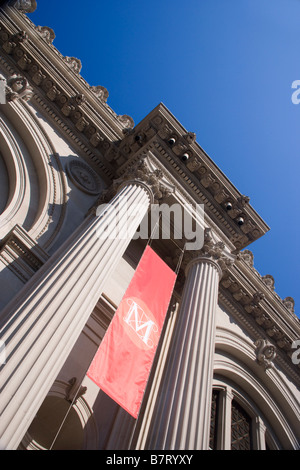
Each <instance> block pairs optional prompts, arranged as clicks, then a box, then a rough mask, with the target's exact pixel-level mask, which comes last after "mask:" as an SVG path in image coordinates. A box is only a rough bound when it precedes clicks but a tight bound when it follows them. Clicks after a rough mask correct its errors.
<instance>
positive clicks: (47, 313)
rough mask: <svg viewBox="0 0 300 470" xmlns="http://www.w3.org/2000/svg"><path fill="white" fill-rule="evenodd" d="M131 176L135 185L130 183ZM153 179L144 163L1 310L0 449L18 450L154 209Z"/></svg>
mask: <svg viewBox="0 0 300 470" xmlns="http://www.w3.org/2000/svg"><path fill="white" fill-rule="evenodd" d="M133 174H134V175H135V177H136V180H135V181H133V180H132V179H130V178H132V175H133ZM156 176H157V175H153V174H152V173H149V171H148V172H147V171H146V168H145V163H144V162H141V163H140V164H139V165H138V169H136V168H135V169H134V170H132V169H131V170H130V171H129V173H128V174H127V176H126V178H123V179H122V180H118V181H117V184H118V187H119V189H118V193H117V194H116V195H115V196H114V198H113V199H112V201H111V203H110V204H109V205H108V206H107V208H106V210H102V211H101V212H100V214H99V215H95V214H92V213H91V214H90V215H89V216H88V217H87V218H86V220H85V221H84V222H83V224H82V225H81V226H80V227H79V228H78V229H77V231H76V232H75V233H74V234H73V235H72V236H71V237H70V239H69V240H68V241H67V242H66V243H65V244H64V245H63V246H62V247H61V248H60V249H59V250H58V251H57V253H56V254H55V255H54V256H53V257H52V258H50V260H48V261H47V262H46V263H45V265H44V266H43V267H42V268H40V270H39V271H38V272H37V273H36V275H35V276H33V278H32V279H31V280H30V281H29V282H28V283H27V284H26V285H25V287H24V289H23V290H22V291H21V292H20V294H19V295H18V298H17V299H15V301H14V302H13V303H11V304H10V305H9V306H8V307H7V308H6V309H5V311H4V312H2V314H1V316H0V318H1V339H2V341H4V342H5V347H6V363H5V364H4V365H3V366H2V367H1V370H0V387H1V389H0V390H1V395H0V396H1V398H0V413H1V415H0V445H1V447H2V448H3V447H4V448H5V449H15V448H16V447H17V446H18V444H19V442H20V441H21V439H22V437H23V435H24V434H25V432H26V430H27V429H28V427H29V425H30V424H31V421H32V419H33V418H34V416H35V414H36V412H37V411H38V409H39V407H40V405H41V404H42V402H43V400H44V398H45V396H46V395H47V393H48V391H49V389H50V388H51V385H52V383H53V381H54V380H55V378H56V377H57V375H58V373H59V371H60V369H61V367H62V366H63V364H64V362H65V360H66V359H67V357H68V355H69V353H70V351H71V350H72V347H73V346H74V344H75V342H76V340H77V338H78V336H79V335H80V333H81V331H82V329H83V327H84V325H85V323H86V321H87V320H88V317H89V315H90V314H91V312H92V310H93V308H94V306H95V304H96V303H97V301H98V299H99V297H100V295H101V293H102V289H103V286H104V283H105V281H106V280H107V278H108V277H109V276H110V275H111V274H112V272H113V270H114V269H115V267H116V265H117V263H118V262H119V260H120V259H121V257H122V255H123V254H124V252H125V250H126V248H127V246H128V244H129V243H130V241H131V239H132V237H133V235H134V233H135V231H136V229H137V228H138V226H139V224H140V223H141V221H142V219H143V217H144V215H145V213H146V212H147V210H148V207H149V204H150V203H151V202H152V201H154V198H155V197H156V196H158V197H161V196H162V195H163V190H162V188H161V187H160V183H159V180H158V179H157V177H156ZM153 177H154V180H155V186H154V185H153V184H151V178H152V180H153ZM128 178H129V180H128ZM153 194H154V195H153ZM132 207H134V208H138V209H139V210H134V211H132V212H131V214H130V219H129V220H128V212H127V210H128V209H130V208H132ZM116 217H117V218H118V224H119V225H118V227H120V226H121V227H123V226H124V225H126V228H127V233H126V235H125V236H124V235H123V233H122V234H121V237H118V236H117V237H116V233H115V228H116V225H115V219H116Z"/></svg>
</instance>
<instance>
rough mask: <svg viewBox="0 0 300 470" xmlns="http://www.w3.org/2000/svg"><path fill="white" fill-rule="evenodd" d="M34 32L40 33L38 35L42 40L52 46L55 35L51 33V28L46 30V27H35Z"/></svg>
mask: <svg viewBox="0 0 300 470" xmlns="http://www.w3.org/2000/svg"><path fill="white" fill-rule="evenodd" d="M36 30H37V31H38V33H40V35H41V36H42V38H43V39H44V40H45V41H46V42H47V43H48V44H52V43H53V41H54V39H55V33H54V31H53V29H51V28H48V26H37V27H36Z"/></svg>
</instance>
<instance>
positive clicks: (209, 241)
mask: <svg viewBox="0 0 300 470" xmlns="http://www.w3.org/2000/svg"><path fill="white" fill-rule="evenodd" d="M201 259H209V260H211V261H213V262H215V264H216V265H217V266H218V267H219V270H220V275H222V274H223V273H224V271H226V270H227V269H228V268H229V267H230V266H232V265H233V264H234V262H235V260H236V257H235V255H233V254H232V253H230V251H228V250H227V249H226V247H225V244H224V243H223V242H221V241H217V240H216V238H215V237H214V234H213V231H212V229H211V228H205V229H204V242H203V246H202V248H201V249H200V250H197V251H193V250H190V251H187V252H186V253H185V256H184V259H183V266H182V267H183V268H184V269H187V267H188V265H189V264H190V263H191V262H193V261H197V260H201Z"/></svg>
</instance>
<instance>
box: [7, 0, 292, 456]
mask: <svg viewBox="0 0 300 470" xmlns="http://www.w3.org/2000/svg"><path fill="white" fill-rule="evenodd" d="M35 8H36V2H35V0H31V1H29V0H23V1H22V0H17V1H11V2H9V4H8V5H7V6H6V7H3V8H2V9H1V10H0V48H1V57H0V74H1V77H0V87H2V88H0V92H1V103H2V104H1V105H0V143H1V145H0V178H1V185H0V193H1V198H0V240H1V246H0V279H1V295H0V331H1V336H0V340H1V343H0V346H1V348H2V349H1V357H2V363H1V368H0V390H1V395H0V413H1V417H0V445H1V448H3V449H24V450H25V449H28V450H30V449H36V450H39V449H40V450H45V449H65V450H67V449H78V450H95V449H98V450H105V449H108V450H110V449H113V450H123V449H124V450H126V449H137V450H144V449H145V450H147V449H150V450H173V449H175V450H183V449H184V450H207V449H219V450H223V449H224V450H230V449H245V450H247V449H258V450H265V449H280V450H286V449H293V450H296V449H298V450H299V448H300V429H299V418H300V403H299V402H300V391H299V386H300V366H299V362H300V360H299V356H300V353H299V349H300V341H299V339H300V323H299V319H298V317H297V316H296V314H295V312H294V301H293V299H292V298H290V297H287V298H285V299H281V298H280V297H279V295H278V294H277V293H276V291H275V289H274V279H273V277H272V276H271V275H261V274H260V273H258V272H257V270H256V269H255V267H254V259H253V254H252V252H251V244H252V243H255V241H256V240H257V239H259V238H260V237H262V236H264V234H265V233H266V232H267V231H268V230H269V227H268V226H267V224H266V223H265V222H264V221H263V220H262V218H261V217H260V216H259V214H258V213H257V212H256V211H255V209H254V208H253V207H252V206H251V204H250V200H249V197H247V196H244V195H243V194H241V193H240V192H239V191H238V189H237V188H236V187H235V186H234V185H233V184H232V183H231V182H230V181H229V180H228V179H227V178H226V176H225V175H224V174H223V172H222V170H221V169H219V168H218V167H217V165H216V164H215V163H214V162H213V161H212V159H211V158H210V157H209V156H208V155H207V154H206V153H205V151H204V150H203V149H202V148H201V146H200V145H199V144H198V143H197V140H196V135H195V134H194V133H193V132H190V131H188V130H186V129H184V128H183V126H182V125H181V124H180V122H179V121H178V120H177V119H176V118H175V117H174V116H173V115H172V114H171V112H170V111H169V110H168V109H167V108H166V107H165V106H164V105H163V104H161V103H160V104H158V106H157V107H156V108H155V109H153V110H152V111H151V112H150V113H149V114H148V115H147V116H146V117H145V118H144V119H143V120H142V121H141V122H140V123H138V124H135V123H134V122H133V120H132V118H131V117H130V116H127V115H121V116H120V115H117V114H116V113H115V112H114V111H113V110H112V109H111V108H110V107H109V105H108V104H107V98H108V91H107V90H106V89H105V88H104V87H103V86H101V85H98V86H91V85H89V84H88V83H87V82H86V81H85V80H84V78H83V77H82V76H81V75H80V70H81V62H80V60H79V59H77V58H76V57H65V56H63V55H62V54H61V53H60V52H59V51H58V50H57V49H56V48H55V46H54V45H53V40H54V38H55V34H54V32H53V30H52V29H51V27H48V26H44V25H35V24H33V23H32V22H31V20H30V19H29V17H28V15H27V14H28V13H30V12H31V11H34V9H35ZM50 26H51V25H50ZM160 208H163V209H164V210H161V211H160ZM167 208H170V209H172V210H170V211H169V213H168V210H167ZM181 209H182V212H181ZM154 211H158V212H160V214H159V217H157V218H155V224H153V223H151V220H152V218H153V217H152V215H153V213H154ZM176 211H177V212H176ZM171 212H172V213H171ZM181 214H182V217H180V215H181ZM164 217H169V218H168V219H167V220H168V223H164V222H165V220H166V219H164ZM188 219H189V221H192V223H190V224H189V229H188V230H187V229H186V224H187V220H188ZM116 221H117V223H116ZM116 227H117V228H119V229H120V230H119V232H120V231H121V232H122V234H121V236H120V233H119V232H118V230H117V232H118V233H116ZM124 227H126V230H124ZM167 228H170V231H169V233H168V234H167V235H166V236H164V233H165V232H166V229H167ZM178 234H180V235H178ZM191 235H193V236H194V238H196V240H194V241H195V243H193V241H192V238H191ZM146 247H151V250H153V252H154V253H155V254H156V255H157V256H158V257H159V259H160V260H162V261H163V262H164V263H165V264H166V266H167V267H168V268H169V269H170V270H171V271H172V272H174V273H175V274H176V281H175V284H174V286H173V288H172V291H171V294H170V299H169V302H168V308H167V311H166V312H165V313H166V315H165V319H164V322H163V326H162V331H161V334H160V336H159V340H158V344H157V349H156V352H155V356H154V358H153V362H152V364H151V368H150V369H149V371H148V372H149V375H148V377H147V382H146V386H145V389H144V390H143V399H142V402H141V404H140V408H139V412H138V416H137V417H133V416H132V415H131V414H130V413H128V411H127V410H125V409H124V408H123V407H122V406H121V405H120V404H118V403H117V402H116V401H115V400H113V399H112V398H111V397H110V396H109V394H107V393H104V391H103V390H102V389H101V388H99V386H98V385H97V384H96V383H95V382H94V381H93V380H91V378H90V377H89V376H88V374H87V371H88V369H89V366H90V364H91V362H92V361H93V358H94V357H95V354H96V352H97V351H98V348H99V347H100V345H101V343H102V340H103V338H104V337H105V334H106V333H107V331H108V329H109V326H110V325H111V324H112V322H113V319H114V318H115V316H116V315H115V314H116V312H117V311H118V307H119V306H120V304H121V302H122V299H123V298H124V295H125V293H126V292H127V290H128V287H129V286H130V283H131V281H132V279H133V277H134V275H135V273H136V271H137V267H138V266H139V263H140V261H141V259H142V258H143V256H144V253H145V250H146ZM155 293H157V292H156V291H155V290H154V291H153V296H154V297H155ZM137 295H138V293H137ZM157 300H158V301H159V300H160V299H159V298H158V299H157ZM132 312H133V311H132ZM133 313H134V314H135V315H136V316H137V315H138V310H135V311H134V312H133ZM128 318H129V317H128ZM147 318H148V317H147ZM135 319H136V317H135ZM149 321H150V320H149V319H148V320H147V322H146V321H145V322H144V323H143V325H145V324H147V325H148V327H150V326H151V325H152V323H151V322H150V323H149ZM141 329H142V326H138V324H137V322H136V323H135V332H137V333H139V332H140V333H141ZM145 331H147V333H145V334H144V336H143V337H142V340H144V343H146V341H145V337H146V336H147V338H146V339H147V343H148V345H149V344H150V343H149V341H148V340H149V335H150V330H149V329H147V330H145ZM139 336H140V338H139V339H141V334H140V335H139ZM131 367H132V365H131V364H129V365H128V369H130V368H131ZM121 369H122V370H121ZM125 372H126V366H124V368H123V367H122V368H120V375H123V374H124V373H125Z"/></svg>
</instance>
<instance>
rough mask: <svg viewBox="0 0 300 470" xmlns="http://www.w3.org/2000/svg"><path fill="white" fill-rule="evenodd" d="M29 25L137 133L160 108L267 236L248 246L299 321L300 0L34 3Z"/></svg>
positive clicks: (56, 0) (45, 0) (46, 0)
mask: <svg viewBox="0 0 300 470" xmlns="http://www.w3.org/2000/svg"><path fill="white" fill-rule="evenodd" d="M37 4H38V7H37V10H36V12H34V13H33V14H30V15H29V18H30V19H31V20H32V21H33V22H34V23H35V24H36V25H40V26H49V27H51V28H52V29H53V30H54V32H55V34H56V38H55V40H54V45H55V46H56V47H57V49H58V50H59V51H60V52H61V53H62V54H63V55H66V56H75V57H77V58H79V59H80V60H81V61H82V65H83V68H82V71H81V75H82V76H83V77H84V78H85V80H87V82H88V83H89V84H90V85H102V86H104V87H106V88H107V89H108V91H109V98H108V104H109V105H110V106H111V107H112V109H113V110H114V111H115V112H116V113H117V114H128V115H130V116H131V117H132V118H133V119H134V121H135V123H138V122H139V121H140V120H141V119H142V118H144V117H145V116H146V115H147V114H148V112H150V111H151V110H152V109H153V108H154V107H155V106H156V105H157V104H158V103H160V102H163V103H164V104H165V105H166V106H167V107H168V108H169V110H170V111H171V112H172V113H173V114H174V115H175V117H176V118H177V119H178V120H179V121H180V122H181V123H182V125H183V126H184V127H185V128H186V129H187V130H188V131H192V132H195V133H196V134H197V141H198V143H199V144H200V145H201V146H202V147H203V149H204V150H205V151H206V152H207V153H208V154H209V155H210V157H211V158H212V159H213V160H214V161H215V163H216V164H217V165H218V166H219V167H220V168H221V170H222V171H223V172H224V173H225V174H226V176H227V177H228V178H229V179H230V180H231V181H232V182H233V184H234V185H235V186H236V187H237V188H238V190H239V191H240V192H241V193H242V194H245V195H247V196H249V197H250V203H251V204H252V205H253V207H254V209H255V210H256V211H257V212H258V213H259V214H260V216H261V217H262V218H263V219H264V220H265V221H266V222H267V224H268V225H269V226H270V228H271V230H270V232H269V233H268V234H267V235H265V236H264V237H263V238H262V239H260V240H258V241H256V242H255V243H254V244H253V245H251V246H250V247H249V249H251V251H252V252H253V253H254V264H255V267H256V269H257V270H258V271H259V272H260V274H262V275H265V274H271V275H272V276H273V277H274V279H275V290H276V292H277V293H278V294H279V295H280V297H282V298H285V297H287V296H291V297H293V298H294V299H295V301H296V307H295V309H296V313H297V314H298V316H299V313H300V294H299V279H300V267H299V261H300V256H299V254H300V248H299V231H300V222H299V200H300V190H299V187H300V183H299V174H300V171H299V170H300V104H299V105H295V104H293V103H292V100H291V96H292V93H293V91H295V90H293V89H292V83H293V81H295V80H300V66H299V65H300V61H299V51H300V34H299V33H300V0H186V1H179V0H151V1H149V0H148V1H145V0H126V1H124V0H110V1H101V0H92V1H86V2H84V1H82V0H80V1H79V0H64V1H62V0H51V2H50V1H49V0H37Z"/></svg>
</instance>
